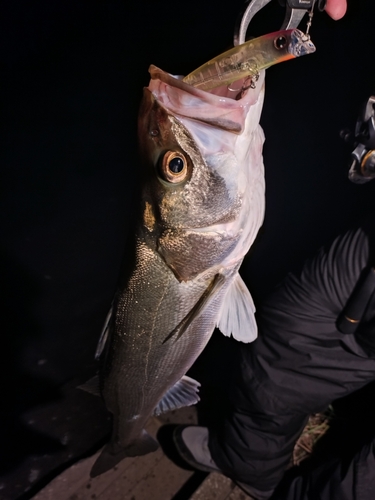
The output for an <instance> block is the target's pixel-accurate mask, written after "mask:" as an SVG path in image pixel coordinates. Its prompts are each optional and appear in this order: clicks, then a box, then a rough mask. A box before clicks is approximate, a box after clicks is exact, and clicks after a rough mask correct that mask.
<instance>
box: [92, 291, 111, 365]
mask: <svg viewBox="0 0 375 500" xmlns="http://www.w3.org/2000/svg"><path fill="white" fill-rule="evenodd" d="M113 302H114V301H113V300H112V304H111V307H110V309H109V311H108V314H107V316H106V318H105V321H104V326H103V330H102V333H101V334H100V339H99V342H98V345H97V347H96V351H95V359H99V358H100V356H101V354H102V352H103V351H104V346H105V344H106V342H107V339H108V334H109V326H110V323H111V319H112V312H113Z"/></svg>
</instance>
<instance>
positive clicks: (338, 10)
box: [325, 0, 346, 21]
mask: <svg viewBox="0 0 375 500" xmlns="http://www.w3.org/2000/svg"><path fill="white" fill-rule="evenodd" d="M325 10H326V12H327V14H328V15H329V16H331V17H332V19H334V20H335V21H337V20H338V19H341V18H342V17H343V16H344V15H345V12H346V0H327V5H326V8H325Z"/></svg>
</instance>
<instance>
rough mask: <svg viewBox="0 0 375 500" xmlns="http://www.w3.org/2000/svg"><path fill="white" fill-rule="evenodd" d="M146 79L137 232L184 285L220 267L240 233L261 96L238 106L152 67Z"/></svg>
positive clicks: (257, 156)
mask: <svg viewBox="0 0 375 500" xmlns="http://www.w3.org/2000/svg"><path fill="white" fill-rule="evenodd" d="M151 75H152V80H151V83H150V86H149V87H148V88H146V89H144V95H143V100H142V103H141V108H140V114H139V125H138V135H139V144H140V155H141V160H142V174H143V228H144V231H145V233H146V234H147V235H148V240H149V241H153V242H154V245H155V248H156V249H157V251H158V252H159V254H160V255H162V257H163V258H164V260H165V261H166V262H167V264H168V265H169V266H170V267H171V269H172V270H173V271H174V272H175V274H176V276H178V278H179V279H183V280H186V279H191V277H192V276H195V275H197V274H199V272H202V271H203V270H205V268H207V266H208V267H210V266H212V265H219V264H220V265H221V264H222V262H223V261H224V260H225V258H226V257H228V255H229V254H230V253H231V252H232V250H234V248H235V247H236V246H237V244H238V243H239V241H240V240H241V238H242V236H243V233H244V231H245V230H246V227H245V226H246V223H245V222H244V220H243V219H244V211H246V210H247V208H249V207H248V206H247V205H248V200H247V198H249V195H250V194H251V193H250V191H251V190H252V189H253V186H254V179H255V178H258V177H263V163H262V153H261V151H262V144H263V135H262V132H261V130H260V127H259V116H260V110H261V105H262V91H261V90H259V89H258V91H257V92H256V93H254V94H253V95H252V96H251V99H247V100H244V102H242V103H241V102H239V101H235V100H233V99H228V98H223V96H220V95H214V94H211V93H208V92H205V91H202V90H198V89H195V88H194V87H191V86H190V85H187V84H185V83H184V82H182V81H181V80H180V79H177V78H174V77H172V76H171V75H168V74H167V73H164V72H162V71H161V70H158V69H157V68H153V69H152V70H151ZM261 88H262V85H261V86H260V89H261ZM251 110H253V112H252V113H251V112H250V111H251ZM252 114H253V115H254V116H253V117H251V118H252V119H250V120H249V116H250V115H252ZM247 190H250V191H248V192H247ZM261 205H262V204H261ZM260 212H262V209H261V207H260ZM248 215H249V214H248V213H247V216H248ZM257 218H259V217H257ZM245 232H246V231H245ZM242 239H243V238H242ZM242 246H243V245H242ZM208 247H210V248H209V249H208V254H209V255H210V257H209V258H208V259H207V258H206V259H204V263H199V264H198V265H194V266H193V268H194V269H192V262H191V261H192V259H196V258H197V251H198V250H199V249H202V250H203V249H206V250H207V248H208ZM246 251H247V250H246ZM205 253H206V254H207V252H205ZM245 253H246V252H245ZM237 257H238V256H237ZM241 257H243V255H241ZM176 259H177V260H178V262H179V263H177V264H176Z"/></svg>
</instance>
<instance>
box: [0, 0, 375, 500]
mask: <svg viewBox="0 0 375 500" xmlns="http://www.w3.org/2000/svg"><path fill="white" fill-rule="evenodd" d="M241 6H242V1H240V0H235V1H234V2H231V3H230V4H224V3H220V2H214V1H206V2H201V1H198V0H191V1H189V2H188V3H186V4H178V6H177V3H176V2H171V1H169V0H163V1H160V2H152V1H148V2H147V1H143V0H140V1H137V2H131V3H130V2H125V1H118V0H114V1H112V2H93V1H89V0H87V1H83V0H76V1H68V0H60V1H59V2H50V1H47V0H39V1H36V2H33V3H31V2H27V1H22V0H21V1H15V2H7V3H5V2H4V3H3V5H2V16H1V21H0V22H1V29H0V33H1V43H0V50H1V59H2V74H1V81H2V85H1V89H2V90H1V96H2V100H3V105H2V112H1V116H2V120H1V125H2V131H1V139H2V147H1V148H0V151H1V161H0V164H1V174H2V180H1V184H0V189H1V211H0V213H1V219H2V220H1V236H2V238H1V239H2V241H1V249H0V250H1V271H2V272H1V281H2V285H3V290H2V300H1V302H0V304H1V315H0V318H1V323H2V328H1V331H2V335H1V339H2V348H1V349H0V357H1V359H0V366H1V369H2V373H1V378H0V380H1V383H2V389H1V417H2V422H1V428H0V431H1V441H0V449H1V459H0V465H1V471H0V499H2V500H16V499H21V498H28V497H30V496H31V495H32V494H34V493H35V492H36V491H37V490H38V489H39V488H40V487H41V486H43V485H44V484H45V483H46V482H47V481H48V480H49V479H51V477H53V476H54V475H55V474H57V473H58V472H59V471H61V470H62V469H63V468H64V467H66V466H67V465H69V464H71V463H73V462H74V461H75V460H77V458H79V457H82V456H84V455H85V454H88V453H90V451H92V450H93V449H94V448H96V447H98V446H99V445H100V444H101V443H102V442H103V440H104V439H105V438H106V436H107V435H108V431H109V421H108V418H107V414H106V412H105V410H104V408H103V406H102V405H101V403H100V401H99V400H96V399H95V398H93V397H92V396H90V395H88V394H85V393H83V392H80V391H78V390H77V389H76V386H77V385H79V384H80V383H82V382H84V381H85V380H86V379H87V378H89V377H90V376H92V375H93V374H94V373H95V370H96V365H95V363H94V362H93V355H94V351H95V346H96V342H97V339H98V336H99V334H100V331H101V327H102V323H103V321H104V318H105V315H106V313H107V310H108V308H109V306H110V303H111V299H112V294H113V292H114V289H115V285H116V281H117V277H118V272H119V268H120V264H121V257H122V254H123V250H124V247H125V245H126V238H127V232H128V228H129V226H130V224H131V220H132V215H131V207H132V204H133V201H134V199H133V193H134V192H135V186H136V184H137V179H138V163H137V145H136V118H137V109H138V104H139V102H140V98H141V93H142V87H143V86H145V85H147V83H148V73H147V68H148V66H149V64H151V63H153V64H156V65H158V66H160V67H161V68H162V69H164V70H166V71H168V72H171V73H174V74H182V73H186V72H189V71H191V70H193V69H195V68H196V67H197V66H199V65H200V64H202V63H204V62H205V61H206V60H208V59H209V58H211V57H213V56H215V55H217V54H218V53H220V52H222V51H224V50H225V49H227V48H229V47H230V45H231V37H232V30H233V26H234V22H235V19H236V15H237V12H238V11H239V10H240V7H241ZM374 15H375V6H374V4H373V2H371V1H370V0H352V1H351V2H350V9H349V13H348V15H347V17H346V18H345V19H344V20H343V21H340V22H337V23H335V22H333V21H332V20H330V19H329V18H328V17H327V16H325V15H319V16H316V18H315V21H314V24H313V28H312V31H311V33H312V36H313V41H314V42H315V44H316V46H317V52H316V54H314V55H312V56H309V57H305V58H302V59H300V60H297V61H292V62H288V63H285V64H282V65H279V66H277V67H274V68H272V69H270V70H269V71H268V75H267V86H266V101H265V106H264V112H263V116H262V125H263V127H264V130H265V134H266V137H267V140H266V143H265V149H264V159H265V165H266V180H267V214H266V220H265V224H264V226H263V228H262V230H261V232H260V235H259V238H258V240H257V242H256V244H255V245H254V247H253V250H252V251H251V252H250V255H249V257H248V258H247V259H246V260H245V263H244V265H243V268H242V274H243V276H244V279H245V281H246V282H247V283H248V285H249V287H250V288H251V290H252V292H253V295H254V297H255V299H256V301H257V302H259V301H260V300H262V298H263V297H264V296H265V295H266V293H267V292H268V291H269V290H271V289H272V287H273V286H275V284H276V283H277V282H278V281H280V280H281V279H282V277H283V276H284V275H285V274H286V273H287V272H288V271H290V270H294V269H297V268H298V267H299V266H300V265H301V264H302V262H303V260H304V258H305V257H307V256H309V255H312V254H313V253H314V252H315V250H316V249H317V248H318V247H319V246H320V245H321V244H322V243H324V242H326V241H328V240H329V239H331V238H333V237H334V236H335V235H336V234H337V233H338V232H340V231H341V230H344V229H346V228H347V227H349V226H350V225H351V224H353V223H355V220H356V219H357V218H358V217H360V216H361V215H362V214H364V213H366V211H367V210H368V209H369V207H370V206H372V205H373V199H374V189H375V186H374V185H372V184H371V183H370V184H368V185H365V186H360V187H359V186H355V185H353V184H351V183H350V182H349V181H348V180H347V178H346V173H347V163H348V161H349V153H350V151H351V149H352V148H351V145H347V144H345V143H344V142H343V141H342V140H341V139H340V137H339V133H340V130H342V129H343V128H345V127H351V128H353V126H354V123H355V119H356V116H357V114H358V110H359V106H360V105H361V103H362V102H363V101H364V100H365V99H366V98H367V97H368V96H369V95H370V94H371V92H374V91H375V69H374V66H373V64H372V61H373V55H374V52H375V37H374V36H373V19H374ZM282 17H283V16H282V13H281V11H280V8H279V7H278V5H277V2H275V4H274V5H270V6H269V7H267V9H265V12H264V13H262V14H259V16H258V19H256V20H254V22H253V29H252V32H251V34H252V35H254V36H258V35H261V34H264V33H265V32H270V31H274V30H277V29H278V27H279V25H280V22H281V19H282ZM235 351H236V348H235V342H233V341H232V340H230V339H224V338H222V337H221V336H220V335H219V334H218V333H216V334H215V336H214V337H213V339H212V341H211V342H210V344H209V346H208V347H207V349H206V351H205V352H204V354H203V355H202V357H201V358H200V359H199V360H198V362H197V363H196V365H195V366H194V367H193V370H192V373H194V376H196V377H197V378H199V380H201V382H202V383H203V387H202V394H205V393H206V402H205V403H204V402H203V401H202V406H201V411H200V414H201V415H202V417H201V418H203V420H205V419H206V421H209V420H210V418H212V417H213V415H214V411H213V410H214V408H215V401H217V399H215V397H214V396H213V395H214V394H215V391H217V392H218V393H220V392H221V391H222V390H223V386H224V387H225V382H226V371H227V370H230V366H231V363H233V362H234V360H235ZM210 398H211V399H210ZM211 403H212V404H211Z"/></svg>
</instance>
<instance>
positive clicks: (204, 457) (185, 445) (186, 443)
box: [173, 425, 221, 472]
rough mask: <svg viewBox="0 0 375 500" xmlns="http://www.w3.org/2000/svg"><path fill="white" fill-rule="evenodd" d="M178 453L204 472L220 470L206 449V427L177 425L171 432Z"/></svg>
mask: <svg viewBox="0 0 375 500" xmlns="http://www.w3.org/2000/svg"><path fill="white" fill-rule="evenodd" d="M173 441H174V444H175V446H176V449H177V451H178V453H179V455H180V456H181V457H182V458H183V459H184V460H185V462H187V463H188V464H189V465H191V466H192V467H194V468H195V469H198V470H202V471H204V472H221V470H220V469H219V467H218V466H217V465H216V464H215V462H214V461H213V459H212V457H211V453H210V450H209V449H208V428H207V427H200V426H198V425H179V426H178V427H176V429H175V430H174V433H173Z"/></svg>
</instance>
